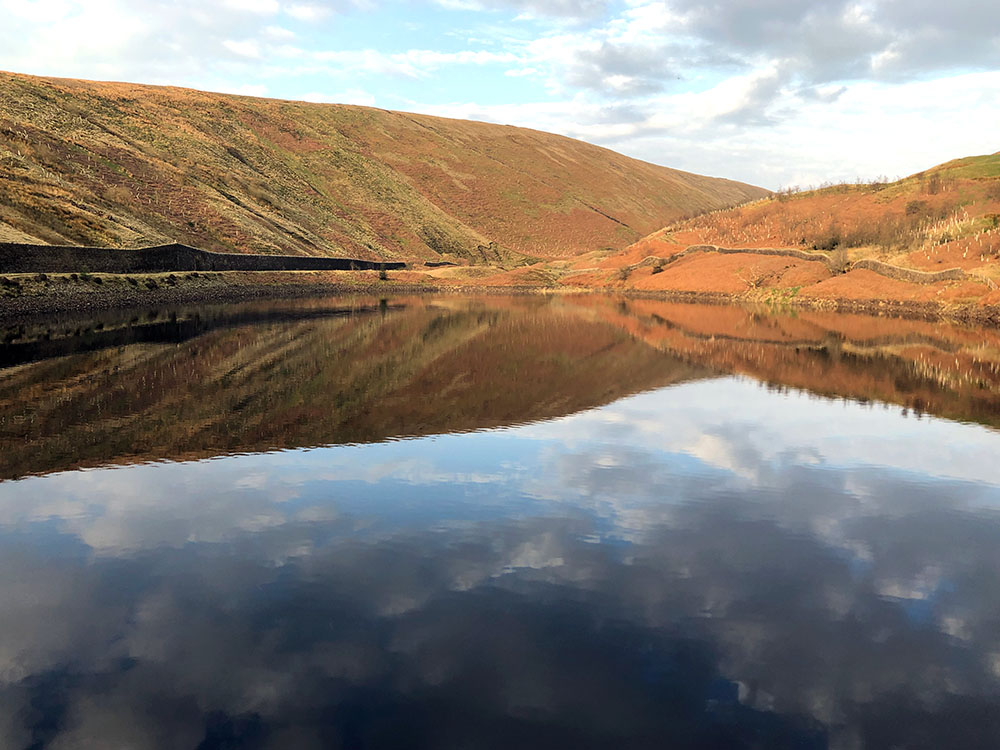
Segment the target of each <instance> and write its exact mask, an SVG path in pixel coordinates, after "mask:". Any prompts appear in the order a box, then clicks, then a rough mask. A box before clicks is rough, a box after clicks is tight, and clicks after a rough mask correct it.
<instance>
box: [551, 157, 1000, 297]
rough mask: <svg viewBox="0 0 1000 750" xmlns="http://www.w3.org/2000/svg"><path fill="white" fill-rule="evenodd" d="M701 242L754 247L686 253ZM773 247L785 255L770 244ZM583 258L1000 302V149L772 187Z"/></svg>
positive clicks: (662, 285) (761, 286) (681, 276)
mask: <svg viewBox="0 0 1000 750" xmlns="http://www.w3.org/2000/svg"><path fill="white" fill-rule="evenodd" d="M699 245H709V246H715V247H716V248H723V249H725V250H730V249H739V250H745V251H746V252H741V253H723V252H718V251H712V250H711V249H709V250H707V251H705V252H701V251H694V252H692V251H688V252H687V253H685V254H684V255H683V256H681V255H680V254H681V253H684V251H685V250H687V249H688V248H691V247H693V246H699ZM765 249H767V250H779V251H782V252H784V255H781V254H774V253H771V254H767V253H762V252H759V251H761V250H765ZM754 251H758V252H754ZM785 251H792V252H785ZM582 265H583V262H582V261H581V262H580V263H577V268H576V269H575V270H576V271H577V273H576V275H575V276H571V277H570V278H569V279H567V281H572V282H573V283H577V284H592V285H593V284H608V283H610V284H612V285H615V284H617V285H621V286H634V287H638V288H641V289H661V290H681V291H690V292H724V293H729V294H749V295H751V296H753V295H757V296H761V295H767V296H770V297H772V298H773V297H775V295H778V296H789V295H802V296H815V297H823V298H828V299H839V300H843V299H855V300H860V299H871V300H900V301H915V302H933V303H937V302H963V301H970V300H976V301H978V302H989V303H990V304H997V303H1000V296H998V295H997V294H996V290H997V284H998V282H1000V154H993V155H988V156H977V157H969V158H965V159H958V160H955V161H952V162H948V163H947V164H942V165H940V166H938V167H935V168H933V169H929V170H927V171H925V172H920V173H918V174H915V175H912V176H910V177H907V178H905V179H902V180H898V181H896V182H891V183H890V182H874V183H867V184H855V185H833V186H830V187H824V188H821V189H819V190H811V191H807V192H801V193H782V194H777V195H774V196H769V197H767V198H765V199H762V200H759V201H755V202H752V203H749V204H746V205H743V206H739V207H736V208H731V209H726V210H720V211H714V212H711V213H707V214H705V215H703V216H699V217H695V218H693V219H690V220H687V221H681V222H676V223H674V224H672V225H670V226H667V227H666V228H665V229H662V230H660V231H659V232H655V233H654V234H652V235H650V236H648V237H646V238H644V239H643V240H641V241H640V242H637V243H635V244H634V245H632V246H630V247H629V248H627V249H626V250H625V251H623V252H621V253H615V254H607V255H606V256H605V257H602V258H600V259H598V260H597V261H596V262H594V261H593V260H592V259H591V263H590V265H592V266H593V268H590V269H587V268H581V266H582ZM914 272H916V273H914ZM943 272H944V273H943ZM929 274H933V275H929ZM944 275H950V276H951V278H948V279H944V278H939V277H941V276H944Z"/></svg>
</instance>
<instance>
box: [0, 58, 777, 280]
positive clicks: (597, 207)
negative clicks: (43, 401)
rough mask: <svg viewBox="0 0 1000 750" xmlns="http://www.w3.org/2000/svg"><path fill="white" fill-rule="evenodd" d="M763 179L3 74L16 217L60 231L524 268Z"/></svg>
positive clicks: (3, 125) (288, 109)
mask: <svg viewBox="0 0 1000 750" xmlns="http://www.w3.org/2000/svg"><path fill="white" fill-rule="evenodd" d="M470 143H472V144H475V145H474V147H470V145H469V144H470ZM550 152H559V153H562V154H565V156H566V158H564V159H561V160H559V161H556V160H553V159H551V158H549V157H548V156H547V154H548V153H550ZM763 192H764V191H761V190H759V189H755V188H751V187H749V186H745V185H741V184H739V183H734V182H731V181H727V180H718V179H713V178H707V177H699V176H696V175H688V174H685V173H681V172H676V171H674V170H670V169H667V168H664V167H656V166H653V165H650V164H646V163H644V162H639V161H636V160H633V159H628V158H626V157H623V156H621V155H618V154H615V153H613V152H610V151H607V150H605V149H600V148H598V147H595V146H591V145H589V144H586V143H582V142H579V141H572V140H570V139H566V138H563V137H561V136H555V135H549V134H545V133H538V132H535V131H525V130H519V129H516V128H511V127H507V126H498V125H492V124H487V123H473V122H462V121H456V120H444V119H438V118H433V117H427V116H422V115H409V114H406V115H404V114H399V113H392V112H384V111H381V110H369V109H365V108H359V107H350V106H336V107H332V106H328V105H316V104H307V103H300V102H282V101H272V100H266V99H250V98H246V97H235V96H227V95H222V94H208V93H203V92H197V91H185V90H180V89H164V88H157V87H151V86H132V85H128V84H103V83H91V82H74V83H72V84H68V83H66V82H63V81H58V80H53V79H41V78H33V77H29V76H21V75H16V74H8V73H0V222H4V223H6V224H8V225H9V226H11V227H13V228H14V229H16V230H17V231H19V232H23V233H25V234H27V235H29V236H31V237H36V238H38V239H39V240H41V241H44V242H51V243H54V244H66V243H78V244H95V245H108V246H114V247H123V246H137V245H142V244H152V243H156V242H161V241H165V240H178V241H183V242H187V243H189V244H194V245H197V246H201V247H204V248H206V249H210V250H221V251H238V252H239V251H256V252H272V253H279V252H280V253H286V254H293V255H294V254H304V255H317V254H318V255H339V256H344V255H347V256H351V257H359V258H368V259H373V260H378V259H384V260H398V259H408V260H423V259H433V258H435V257H436V255H437V254H438V252H441V251H445V252H448V253H451V254H453V255H457V256H459V257H462V258H464V259H466V260H469V261H471V262H474V263H489V264H500V265H502V266H504V267H511V266H515V265H518V264H521V263H524V262H527V260H528V256H539V257H552V256H554V255H557V254H559V255H574V254H577V253H580V252H584V251H586V250H588V249H589V248H592V247H595V246H601V245H610V246H612V247H616V248H620V247H623V246H624V245H627V244H628V243H630V242H632V241H634V240H636V239H639V238H640V237H641V236H643V235H644V234H647V233H649V232H651V231H653V230H655V229H657V228H658V227H660V226H662V225H664V224H667V223H669V222H670V221H673V220H675V219H677V218H678V217H680V216H681V215H683V214H685V213H698V212H702V211H704V210H710V209H714V208H719V207H722V206H728V205H733V204H735V203H739V202H741V201H745V200H746V199H748V198H752V197H758V196H760V195H762V194H763ZM605 214H606V215H605ZM609 217H614V218H613V219H612V218H609ZM615 219H617V220H618V221H615ZM619 221H620V222H622V223H624V224H625V225H627V226H622V223H618V222H619ZM491 243H495V245H496V247H497V252H496V253H490V254H489V258H487V259H485V260H484V259H483V257H482V254H481V253H479V252H478V250H477V248H478V247H480V246H485V247H490V246H491Z"/></svg>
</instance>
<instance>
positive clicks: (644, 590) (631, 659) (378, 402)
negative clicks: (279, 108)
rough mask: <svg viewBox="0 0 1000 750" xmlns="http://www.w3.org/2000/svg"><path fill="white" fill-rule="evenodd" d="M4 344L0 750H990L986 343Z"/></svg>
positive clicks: (241, 310) (997, 727)
mask: <svg viewBox="0 0 1000 750" xmlns="http://www.w3.org/2000/svg"><path fill="white" fill-rule="evenodd" d="M0 341H3V342H4V343H0V569H2V571H3V574H2V575H0V747H3V748H32V749H33V750H36V749H37V750H42V749H48V748H51V749H52V750H62V749H63V748H87V747H108V748H135V749H141V750H145V749H146V748H149V749H151V750H153V749H157V750H158V749H159V748H164V749H167V748H171V749H172V748H200V749H205V750H208V749H213V748H255V749H256V748H261V749H271V748H304V749H306V750H308V749H311V748H456V749H457V748H497V749H500V748H503V749H505V750H507V749H510V748H692V749H694V748H795V749H797V750H802V749H808V750H812V749H813V748H815V749H817V750H819V749H820V748H835V749H837V750H856V749H861V748H890V747H900V748H928V749H931V748H934V749H937V748H988V747H997V746H1000V586H998V584H997V582H998V580H1000V430H998V428H1000V331H997V330H994V329H981V328H973V327H967V326H961V325H958V324H950V323H944V322H927V321H920V320H901V319H894V318H887V317H867V316H862V315H840V314H836V313H832V312H829V313H827V312H812V311H809V312H806V311H799V312H797V313H792V312H790V311H787V310H786V311H782V310H775V309H751V308H743V307H726V306H711V305H696V304H686V303H679V302H664V301H654V300H640V299H616V298H610V297H602V296H599V295H581V296H578V297H575V296H556V297H547V296H527V297H517V298H506V297H499V296H491V297H483V298H462V297H458V296H447V297H400V298H381V299H380V298H366V297H345V298H332V299H322V300H308V301H292V302H276V301H270V302H266V303H265V302H260V303H253V304H244V305H239V306H232V305H231V306H227V307H222V306H219V307H211V306H207V307H202V308H178V309H160V310H143V311H139V312H127V313H115V312H109V313H104V314H101V315H95V316H92V317H66V318H62V319H56V320H53V319H51V318H50V319H47V320H46V321H44V322H32V321H30V320H29V321H24V322H21V323H18V324H16V325H9V326H7V327H0Z"/></svg>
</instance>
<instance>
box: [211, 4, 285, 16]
mask: <svg viewBox="0 0 1000 750" xmlns="http://www.w3.org/2000/svg"><path fill="white" fill-rule="evenodd" d="M224 4H225V6H226V7H227V8H232V9H233V10H240V11H246V12H248V13H260V14H262V15H273V14H274V13H277V12H278V10H279V9H280V8H281V6H280V5H278V0H225V2H224Z"/></svg>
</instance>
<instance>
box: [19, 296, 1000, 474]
mask: <svg viewBox="0 0 1000 750" xmlns="http://www.w3.org/2000/svg"><path fill="white" fill-rule="evenodd" d="M53 328H54V330H53V331H45V332H40V331H34V332H33V331H32V330H31V329H27V330H26V331H24V332H21V333H20V336H19V338H17V339H16V340H15V341H14V342H13V343H11V344H8V345H6V346H5V347H4V346H0V363H2V364H6V365H7V367H6V369H3V370H0V415H2V416H0V449H2V451H3V456H4V458H3V461H2V470H0V477H4V478H9V477H14V476H21V475H24V474H29V473H40V472H48V471H56V470H60V469H65V468H70V467H76V466H95V465H101V464H106V463H117V462H123V461H130V460H153V459H178V458H196V457H207V456H213V455H218V454H222V453H231V452H246V451H260V450H267V449H272V448H297V447H304V446H313V445H321V444H329V443H346V442H372V441H380V440H385V439H388V438H393V437H399V436H416V435H429V434H436V433H443V432H455V431H464V430H472V429H478V428H488V427H497V426H502V425H510V424H517V423H522V422H529V421H535V420H541V419H549V418H553V417H558V416H563V415H566V414H570V413H573V412H576V411H579V410H582V409H587V408H591V407H594V406H598V405H601V404H605V403H608V402H610V401H613V400H615V399H617V398H620V397H622V396H625V395H628V394H631V393H634V392H636V391H640V390H644V389H648V388H653V387H658V386H664V385H668V384H671V383H677V382H681V381H683V380H687V379H690V378H693V377H701V376H705V375H707V374H710V373H737V374H746V375H749V376H752V377H754V378H758V379H761V380H763V381H766V382H768V383H772V384H776V385H781V386H789V387H796V388H804V389H807V390H810V391H812V392H815V393H818V394H821V395H824V396H832V397H845V398H852V399H858V400H870V401H884V402H888V403H897V404H900V405H902V406H905V407H907V408H911V409H914V410H916V411H918V412H927V413H932V414H936V415H940V416H944V417H948V418H952V419H961V420H969V421H976V422H980V423H983V424H988V425H994V426H996V425H1000V366H998V363H1000V332H997V331H993V330H982V329H970V328H964V327H960V326H953V325H948V324H941V323H927V322H920V321H903V320H895V319H888V318H873V317H867V316H860V315H836V314H832V313H801V314H799V315H797V316H782V315H764V314H761V313H759V312H754V311H752V310H747V309H744V308H739V307H715V306H702V305H688V304H679V303H666V302H652V301H632V302H628V303H621V302H615V301H614V300H610V299H608V298H601V297H581V298H571V299H559V300H552V301H547V300H539V299H523V298H522V299H515V300H510V299H499V298H496V299H488V300H485V301H482V300H481V301H460V300H456V299H449V300H447V301H441V300H438V301H434V302H428V301H427V300H418V301H410V302H405V301H404V302H402V303H399V304H395V303H393V304H388V305H387V304H385V303H382V304H380V303H379V302H378V301H369V302H367V303H363V302H355V303H350V304H349V303H345V302H335V303H331V302H329V301H327V302H322V303H320V302H300V303H283V304H282V305H277V306H276V305H275V304H273V303H271V304H261V305H256V306H254V305H248V306H243V307H238V308H233V307H228V308H216V309H204V310H200V311H198V312H197V313H196V314H195V313H189V314H181V315H179V316H178V317H176V318H170V317H162V316H161V317H160V318H158V319H155V320H146V319H143V320H138V319H132V320H131V322H129V323H122V324H118V325H115V324H108V323H105V324H104V325H103V326H101V325H93V324H91V325H90V326H89V328H86V327H81V326H79V324H76V327H74V326H73V325H68V326H63V327H61V328H60V327H59V326H58V325H54V326H53ZM38 358H44V359H38ZM32 360H37V361H32ZM18 363H21V364H18Z"/></svg>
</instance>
